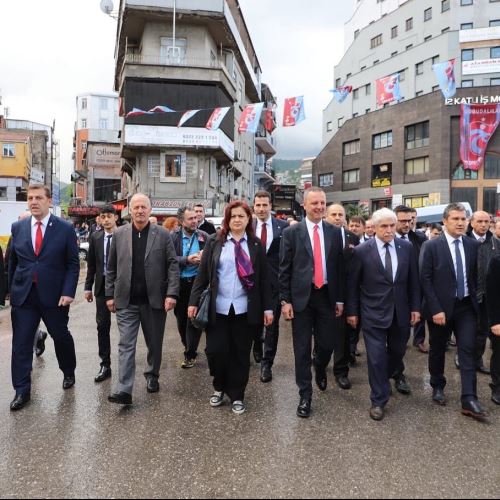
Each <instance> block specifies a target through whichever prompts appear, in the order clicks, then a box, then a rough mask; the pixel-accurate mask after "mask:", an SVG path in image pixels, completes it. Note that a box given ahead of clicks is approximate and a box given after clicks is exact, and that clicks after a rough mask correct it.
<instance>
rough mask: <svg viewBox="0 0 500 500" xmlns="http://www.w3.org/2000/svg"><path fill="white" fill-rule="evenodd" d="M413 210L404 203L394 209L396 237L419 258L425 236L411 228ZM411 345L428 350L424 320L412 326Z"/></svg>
mask: <svg viewBox="0 0 500 500" xmlns="http://www.w3.org/2000/svg"><path fill="white" fill-rule="evenodd" d="M414 211H415V209H414V208H410V207H407V206H406V205H399V206H398V207H396V208H395V209H394V212H395V214H396V217H397V218H398V223H397V226H396V237H397V238H401V239H402V240H406V241H409V242H410V243H411V244H412V245H413V248H414V249H415V252H416V254H417V259H418V260H420V250H421V248H422V245H423V244H424V243H425V242H426V241H427V237H426V236H425V234H424V233H420V232H416V231H414V230H413V229H412V227H413V224H414V220H413V216H414ZM415 214H416V212H415ZM415 222H416V219H415ZM418 260H417V261H418ZM413 346H414V347H416V348H417V349H418V350H419V351H420V352H421V353H424V354H427V353H428V352H429V350H428V349H427V347H425V321H420V322H419V323H417V324H416V325H415V326H414V327H413Z"/></svg>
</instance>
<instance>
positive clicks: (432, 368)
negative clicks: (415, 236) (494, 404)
mask: <svg viewBox="0 0 500 500" xmlns="http://www.w3.org/2000/svg"><path fill="white" fill-rule="evenodd" d="M443 224H444V226H445V232H444V234H443V235H442V236H440V237H439V238H436V239H434V240H431V241H427V242H426V243H425V244H424V246H423V247H422V252H421V253H420V282H421V285H422V290H423V293H424V302H423V313H424V317H425V319H426V320H427V321H429V343H430V351H429V372H430V375H431V380H430V383H431V386H432V389H433V392H432V399H433V401H434V402H435V403H437V404H439V405H445V404H446V398H445V395H444V388H445V386H446V377H445V375H444V365H445V351H446V344H447V341H448V338H449V336H450V334H451V332H452V331H453V332H454V334H455V338H456V339H457V349H458V357H459V361H460V375H461V380H462V396H461V401H462V413H463V414H464V415H467V416H471V417H473V418H476V419H483V418H484V417H486V411H485V410H484V409H483V408H482V406H481V405H480V403H479V401H478V398H477V377H476V359H475V358H476V354H475V353H476V335H477V320H478V314H479V306H478V303H477V251H478V246H479V244H478V243H477V242H476V241H473V240H472V239H471V238H467V237H466V236H465V232H466V229H467V212H466V210H465V207H464V206H463V205H461V204H459V203H452V204H450V205H448V206H447V207H446V209H445V212H444V214H443Z"/></svg>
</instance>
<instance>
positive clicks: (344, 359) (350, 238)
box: [325, 204, 360, 390]
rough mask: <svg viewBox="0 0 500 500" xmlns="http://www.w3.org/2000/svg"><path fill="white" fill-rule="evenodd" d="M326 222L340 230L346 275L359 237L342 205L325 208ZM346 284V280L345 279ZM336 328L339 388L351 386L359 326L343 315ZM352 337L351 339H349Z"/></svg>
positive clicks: (334, 372) (335, 370)
mask: <svg viewBox="0 0 500 500" xmlns="http://www.w3.org/2000/svg"><path fill="white" fill-rule="evenodd" d="M325 220H326V222H329V223H330V224H332V225H333V226H336V227H338V228H339V229H340V231H341V232H342V244H343V248H344V262H345V268H346V275H348V273H349V263H350V261H351V258H352V253H353V249H354V248H355V247H357V246H358V245H359V238H358V237H357V236H356V235H355V234H354V233H352V232H351V231H348V230H347V229H346V228H345V226H346V223H347V221H346V214H345V208H344V207H343V206H342V205H337V204H332V205H329V206H328V208H327V209H326V219H325ZM346 284H347V281H346ZM337 322H338V329H339V331H340V332H341V335H340V336H339V337H340V338H339V341H340V342H339V344H338V347H337V350H336V351H335V354H334V363H333V375H334V376H335V380H336V382H337V384H338V386H339V387H340V388H341V389H344V390H348V389H350V388H351V381H350V380H349V363H351V364H354V363H355V362H356V345H357V342H356V341H355V339H356V338H358V339H359V332H360V327H359V325H358V327H357V328H356V329H353V328H352V327H351V326H350V325H349V324H348V323H347V322H346V319H345V316H343V317H342V318H338V319H337ZM351 339H352V341H351Z"/></svg>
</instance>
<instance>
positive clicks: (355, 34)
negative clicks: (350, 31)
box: [354, 30, 359, 39]
mask: <svg viewBox="0 0 500 500" xmlns="http://www.w3.org/2000/svg"><path fill="white" fill-rule="evenodd" d="M358 35H359V30H356V31H355V32H354V39H356V38H358Z"/></svg>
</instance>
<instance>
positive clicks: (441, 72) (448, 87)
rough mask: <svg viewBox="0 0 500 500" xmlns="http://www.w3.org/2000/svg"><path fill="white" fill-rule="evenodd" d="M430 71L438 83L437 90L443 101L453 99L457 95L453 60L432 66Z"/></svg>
mask: <svg viewBox="0 0 500 500" xmlns="http://www.w3.org/2000/svg"><path fill="white" fill-rule="evenodd" d="M432 69H433V71H434V73H435V75H436V78H437V81H438V83H439V88H440V89H441V92H442V93H443V95H444V97H445V99H449V98H450V97H453V96H454V95H455V94H456V93H457V82H456V80H455V59H450V60H449V61H446V62H442V63H438V64H433V65H432Z"/></svg>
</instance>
